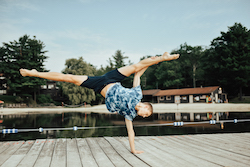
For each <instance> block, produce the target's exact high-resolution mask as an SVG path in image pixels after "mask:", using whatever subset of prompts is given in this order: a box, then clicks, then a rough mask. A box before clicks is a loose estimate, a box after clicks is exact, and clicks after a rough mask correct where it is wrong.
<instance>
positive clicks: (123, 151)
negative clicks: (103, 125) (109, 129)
mask: <svg viewBox="0 0 250 167" xmlns="http://www.w3.org/2000/svg"><path fill="white" fill-rule="evenodd" d="M105 139H106V140H107V141H108V142H109V143H110V144H111V145H112V147H113V148H114V149H115V150H116V151H117V152H118V154H120V155H121V156H122V157H123V159H125V160H126V161H127V162H128V163H130V165H131V166H140V167H142V166H149V165H147V164H146V163H145V162H143V161H141V160H140V159H138V158H137V157H136V156H135V155H133V154H132V153H131V152H130V148H125V147H124V146H123V145H122V144H121V143H120V142H118V141H117V140H116V139H114V138H113V137H105Z"/></svg>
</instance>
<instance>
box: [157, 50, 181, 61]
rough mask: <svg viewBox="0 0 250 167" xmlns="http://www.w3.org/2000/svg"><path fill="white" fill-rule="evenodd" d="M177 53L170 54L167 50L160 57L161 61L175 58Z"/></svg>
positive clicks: (177, 55)
mask: <svg viewBox="0 0 250 167" xmlns="http://www.w3.org/2000/svg"><path fill="white" fill-rule="evenodd" d="M179 56H180V55H179V54H172V55H170V54H169V53H168V52H165V53H164V54H163V55H162V56H161V58H162V61H170V60H175V59H178V58H179Z"/></svg>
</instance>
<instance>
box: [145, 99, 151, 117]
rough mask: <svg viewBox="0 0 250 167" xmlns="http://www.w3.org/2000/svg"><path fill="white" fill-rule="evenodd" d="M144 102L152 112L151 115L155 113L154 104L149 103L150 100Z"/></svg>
mask: <svg viewBox="0 0 250 167" xmlns="http://www.w3.org/2000/svg"><path fill="white" fill-rule="evenodd" d="M144 104H145V105H147V106H148V110H149V112H150V115H149V116H151V115H152V114H153V106H152V104H151V103H149V102H144Z"/></svg>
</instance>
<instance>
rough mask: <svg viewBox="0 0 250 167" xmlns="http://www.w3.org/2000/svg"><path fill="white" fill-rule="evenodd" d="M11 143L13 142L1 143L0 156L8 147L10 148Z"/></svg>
mask: <svg viewBox="0 0 250 167" xmlns="http://www.w3.org/2000/svg"><path fill="white" fill-rule="evenodd" d="M12 143H13V142H9V141H8V142H3V143H2V145H1V150H0V154H1V153H2V152H4V151H5V150H6V149H7V148H8V147H10V146H11V144H12Z"/></svg>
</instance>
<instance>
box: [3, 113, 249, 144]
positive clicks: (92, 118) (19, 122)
mask: <svg viewBox="0 0 250 167" xmlns="http://www.w3.org/2000/svg"><path fill="white" fill-rule="evenodd" d="M219 117H220V120H233V119H250V112H230V113H220V114H219ZM210 118H211V115H209V114H206V113H203V114H201V113H196V114H194V122H199V121H207V120H209V119H210ZM176 119H177V116H176V115H175V113H165V114H154V115H153V116H151V117H149V118H146V119H143V118H141V117H136V118H135V120H134V121H133V124H134V125H135V126H136V125H149V124H163V123H173V122H174V121H176ZM178 119H179V120H182V121H184V122H189V121H190V116H189V114H187V113H185V114H181V115H179V116H178ZM73 126H77V127H100V126H122V127H116V128H105V129H89V130H77V131H73V130H57V131H53V130H50V131H44V132H42V133H40V132H20V133H17V134H2V133H1V134H0V141H9V140H32V139H39V138H41V139H43V138H65V137H66V138H74V137H78V138H84V137H100V136H127V131H126V128H125V123H124V118H123V117H122V116H120V115H117V114H96V113H72V112H65V113H62V114H28V115H0V130H2V129H12V128H16V129H37V128H40V127H42V128H69V127H73ZM134 129H135V133H136V135H137V136H149V135H183V134H205V133H234V132H250V122H240V123H237V124H235V123H224V124H223V125H221V124H215V125H210V124H197V125H184V126H183V127H174V126H142V127H134Z"/></svg>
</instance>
